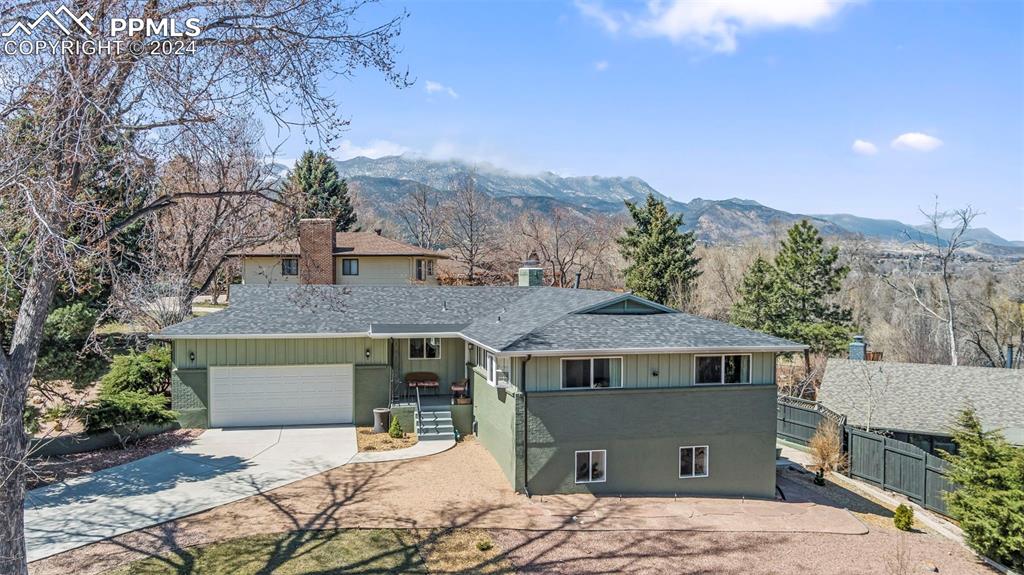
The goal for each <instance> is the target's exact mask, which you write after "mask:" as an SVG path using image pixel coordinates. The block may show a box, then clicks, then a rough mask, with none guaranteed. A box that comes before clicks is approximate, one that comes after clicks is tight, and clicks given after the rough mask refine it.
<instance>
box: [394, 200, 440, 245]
mask: <svg viewBox="0 0 1024 575" xmlns="http://www.w3.org/2000/svg"><path fill="white" fill-rule="evenodd" d="M439 195H440V194H438V192H437V190H435V189H434V188H431V187H429V186H424V185H417V186H416V188H415V189H414V190H413V191H412V192H410V193H408V194H406V196H405V197H404V198H402V201H401V202H399V203H398V217H399V218H401V220H402V223H403V224H405V232H406V234H407V235H408V236H409V238H410V239H412V243H413V244H414V245H416V246H419V247H421V248H427V249H431V250H433V249H437V246H438V244H439V242H440V240H441V233H442V224H443V210H442V206H441V198H440V197H439Z"/></svg>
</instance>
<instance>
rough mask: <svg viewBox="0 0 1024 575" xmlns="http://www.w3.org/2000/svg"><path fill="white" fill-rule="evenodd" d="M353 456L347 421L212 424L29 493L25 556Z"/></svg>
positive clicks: (242, 494) (202, 506)
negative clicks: (156, 449)
mask: <svg viewBox="0 0 1024 575" xmlns="http://www.w3.org/2000/svg"><path fill="white" fill-rule="evenodd" d="M355 454H356V431H355V428H354V427H352V426H308V427H283V428H282V427H267V428H248V429H210V430H207V431H206V432H205V433H203V434H202V435H201V436H199V438H198V439H197V440H196V441H194V442H193V443H192V444H190V445H188V446H185V447H182V448H179V449H175V450H171V451H165V452H162V453H157V454H155V455H151V456H149V457H145V458H142V459H139V460H137V461H133V462H131V463H127V464H125V465H119V466H117V467H111V468H109V469H104V470H102V471H98V472H96V473H92V474H90V475H86V476H83V477H79V478H76V479H73V480H71V481H68V482H65V483H58V484H55V485H49V486H47V487H42V488H40V489H35V490H32V491H30V492H29V493H28V496H27V497H26V502H25V539H26V545H27V548H28V560H29V561H35V560H37V559H42V558H44V557H49V556H50V555H54V554H56V553H60V552H63V551H67V550H69V549H74V548H76V547H80V546H83V545H87V544H89V543H94V542H96V541H99V540H102V539H106V538H108V537H112V536H114V535H120V534H122V533H127V532H129V531H135V530H137V529H142V528H145V527H149V526H151V525H156V524H158V523H163V522H165V521H169V520H172V519H177V518H179V517H183V516H186V515H191V514H193V513H197V512H200V511H205V510H207V509H211V508H213V507H217V506H219V505H223V504H225V503H230V502H232V501H237V500H239V499H244V498H246V497H249V496H252V495H256V494H258V493H262V492H265V491H268V490H270V489H274V488H276V487H281V486H283V485H287V484H289V483H293V482H295V481H298V480H300V479H305V478H307V477H311V476H314V475H317V474H319V473H322V472H324V471H327V470H330V469H333V468H335V467H338V466H341V465H344V464H345V463H348V462H349V460H351V459H352V457H353V456H354V455H355Z"/></svg>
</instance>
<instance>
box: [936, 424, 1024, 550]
mask: <svg viewBox="0 0 1024 575" xmlns="http://www.w3.org/2000/svg"><path fill="white" fill-rule="evenodd" d="M953 441H955V442H956V444H957V454H956V455H949V454H945V457H946V459H948V460H949V462H950V463H951V464H952V465H951V467H950V470H949V473H948V477H949V480H950V481H952V482H953V483H954V484H956V485H957V489H956V490H954V491H952V492H949V493H947V494H946V503H947V504H948V505H949V510H950V511H951V512H952V513H953V516H954V517H955V518H956V519H957V521H959V522H960V528H961V529H963V531H964V538H965V539H966V540H967V544H968V545H970V546H971V547H972V548H973V549H974V550H976V551H977V552H979V553H981V554H982V555H985V556H987V557H991V558H992V559H995V560H996V561H999V562H1000V563H1002V564H1003V565H1006V566H1007V567H1009V568H1011V569H1015V570H1022V569H1024V447H1015V446H1013V445H1011V444H1010V443H1009V442H1007V441H1006V439H1005V438H1004V437H1003V435H1002V433H999V432H997V431H986V430H985V428H984V427H983V426H982V424H981V421H980V420H979V419H978V417H977V416H976V415H975V413H974V412H973V411H970V410H968V411H964V412H963V413H962V414H960V417H959V418H958V419H957V424H956V427H955V428H954V432H953Z"/></svg>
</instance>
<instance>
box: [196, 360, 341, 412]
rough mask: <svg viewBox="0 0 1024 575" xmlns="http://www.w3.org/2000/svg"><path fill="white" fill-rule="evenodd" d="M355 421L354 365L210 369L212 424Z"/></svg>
mask: <svg viewBox="0 0 1024 575" xmlns="http://www.w3.org/2000/svg"><path fill="white" fill-rule="evenodd" d="M319 423H352V364H350V363H347V364H339V365H288V366H267V367H211V368H210V427H239V426H259V425H309V424H319Z"/></svg>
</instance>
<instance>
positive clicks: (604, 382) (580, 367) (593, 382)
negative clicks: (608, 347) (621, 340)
mask: <svg viewBox="0 0 1024 575" xmlns="http://www.w3.org/2000/svg"><path fill="white" fill-rule="evenodd" d="M603 387H622V358H621V357H587V358H578V359H577V358H563V359H562V389H579V388H603Z"/></svg>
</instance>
